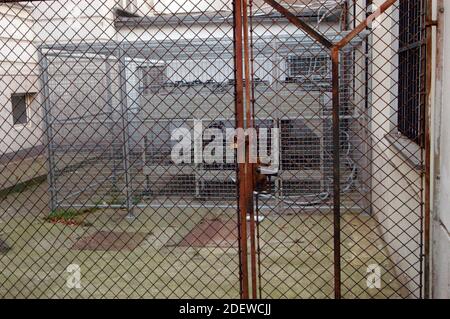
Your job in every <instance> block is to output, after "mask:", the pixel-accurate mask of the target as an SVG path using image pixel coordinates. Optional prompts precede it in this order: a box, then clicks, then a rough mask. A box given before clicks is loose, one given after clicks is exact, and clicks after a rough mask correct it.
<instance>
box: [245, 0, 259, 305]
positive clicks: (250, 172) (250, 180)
mask: <svg viewBox="0 0 450 319" xmlns="http://www.w3.org/2000/svg"><path fill="white" fill-rule="evenodd" d="M242 10H243V15H242V16H243V20H242V22H243V38H244V69H245V114H246V119H245V121H246V127H247V128H248V129H252V128H254V123H253V112H252V104H251V100H252V94H251V76H250V52H249V25H248V14H247V13H248V2H247V0H242ZM254 138H256V136H248V139H247V140H246V147H245V153H246V172H247V174H246V182H247V185H246V187H247V193H246V197H247V216H248V217H249V219H250V220H249V227H250V269H251V272H250V275H251V291H252V295H251V297H252V298H253V299H256V297H257V293H256V292H257V290H256V285H257V284H256V238H255V236H256V232H255V228H256V226H255V223H256V221H255V208H254V201H253V191H254V189H255V187H254V171H255V165H254V164H253V163H252V162H251V160H250V148H251V147H252V146H251V145H250V143H255V140H254Z"/></svg>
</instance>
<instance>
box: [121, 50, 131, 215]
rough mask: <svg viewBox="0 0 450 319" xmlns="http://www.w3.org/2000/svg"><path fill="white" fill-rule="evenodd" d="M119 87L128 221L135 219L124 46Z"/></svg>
mask: <svg viewBox="0 0 450 319" xmlns="http://www.w3.org/2000/svg"><path fill="white" fill-rule="evenodd" d="M118 52H119V86H120V111H121V120H122V128H121V129H122V152H123V154H122V160H123V169H124V171H125V172H124V173H125V193H126V207H127V211H128V216H127V218H128V219H131V220H132V219H134V218H135V216H134V212H133V201H132V196H133V191H132V186H131V175H130V123H129V114H128V111H129V110H128V101H127V91H126V85H127V77H126V58H125V51H124V50H123V48H122V46H119V50H118Z"/></svg>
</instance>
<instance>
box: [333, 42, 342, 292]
mask: <svg viewBox="0 0 450 319" xmlns="http://www.w3.org/2000/svg"><path fill="white" fill-rule="evenodd" d="M331 62H332V89H333V98H332V100H333V227H334V230H333V238H334V297H335V298H336V299H340V298H341V161H340V147H341V141H340V135H339V134H340V118H339V115H340V114H339V109H340V107H339V92H340V90H339V49H338V48H332V50H331Z"/></svg>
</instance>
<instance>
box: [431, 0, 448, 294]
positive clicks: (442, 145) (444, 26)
mask: <svg viewBox="0 0 450 319" xmlns="http://www.w3.org/2000/svg"><path fill="white" fill-rule="evenodd" d="M442 5H443V7H442V8H443V9H444V12H441V13H440V17H439V33H438V40H437V41H439V43H441V46H440V49H441V51H439V52H440V53H441V54H442V55H439V56H438V57H437V59H438V60H440V62H441V63H442V65H441V66H440V69H439V70H438V76H437V79H436V105H435V109H436V113H437V114H439V115H438V116H437V117H436V123H435V124H436V127H437V128H440V132H437V133H438V138H437V139H436V141H437V143H438V146H437V150H438V152H437V153H438V154H436V156H439V151H440V161H439V163H440V164H439V168H437V171H438V172H440V179H439V181H436V182H437V183H436V184H435V185H437V188H436V191H437V193H438V196H437V201H436V203H435V207H434V210H433V211H434V216H433V217H434V218H433V224H434V225H433V226H434V227H433V234H432V237H433V244H434V245H433V263H432V265H433V297H434V298H450V126H449V125H448V123H450V90H449V84H450V1H446V0H444V1H442Z"/></svg>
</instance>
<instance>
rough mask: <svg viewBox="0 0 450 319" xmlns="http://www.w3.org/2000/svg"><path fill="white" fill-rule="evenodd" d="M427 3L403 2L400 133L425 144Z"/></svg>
mask: <svg viewBox="0 0 450 319" xmlns="http://www.w3.org/2000/svg"><path fill="white" fill-rule="evenodd" d="M425 2H426V1H425V0H401V1H400V8H399V14H400V22H399V30H400V31H399V32H400V34H399V86H398V87H399V98H398V130H399V132H400V133H402V134H403V135H404V136H406V137H408V138H409V139H411V140H412V141H414V142H416V143H418V144H419V145H421V146H422V145H423V138H424V135H423V132H424V126H425V125H424V123H425V122H424V109H425V75H426V74H425V67H426V60H425V59H426V48H425V32H426V30H425V5H426V3H425Z"/></svg>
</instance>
